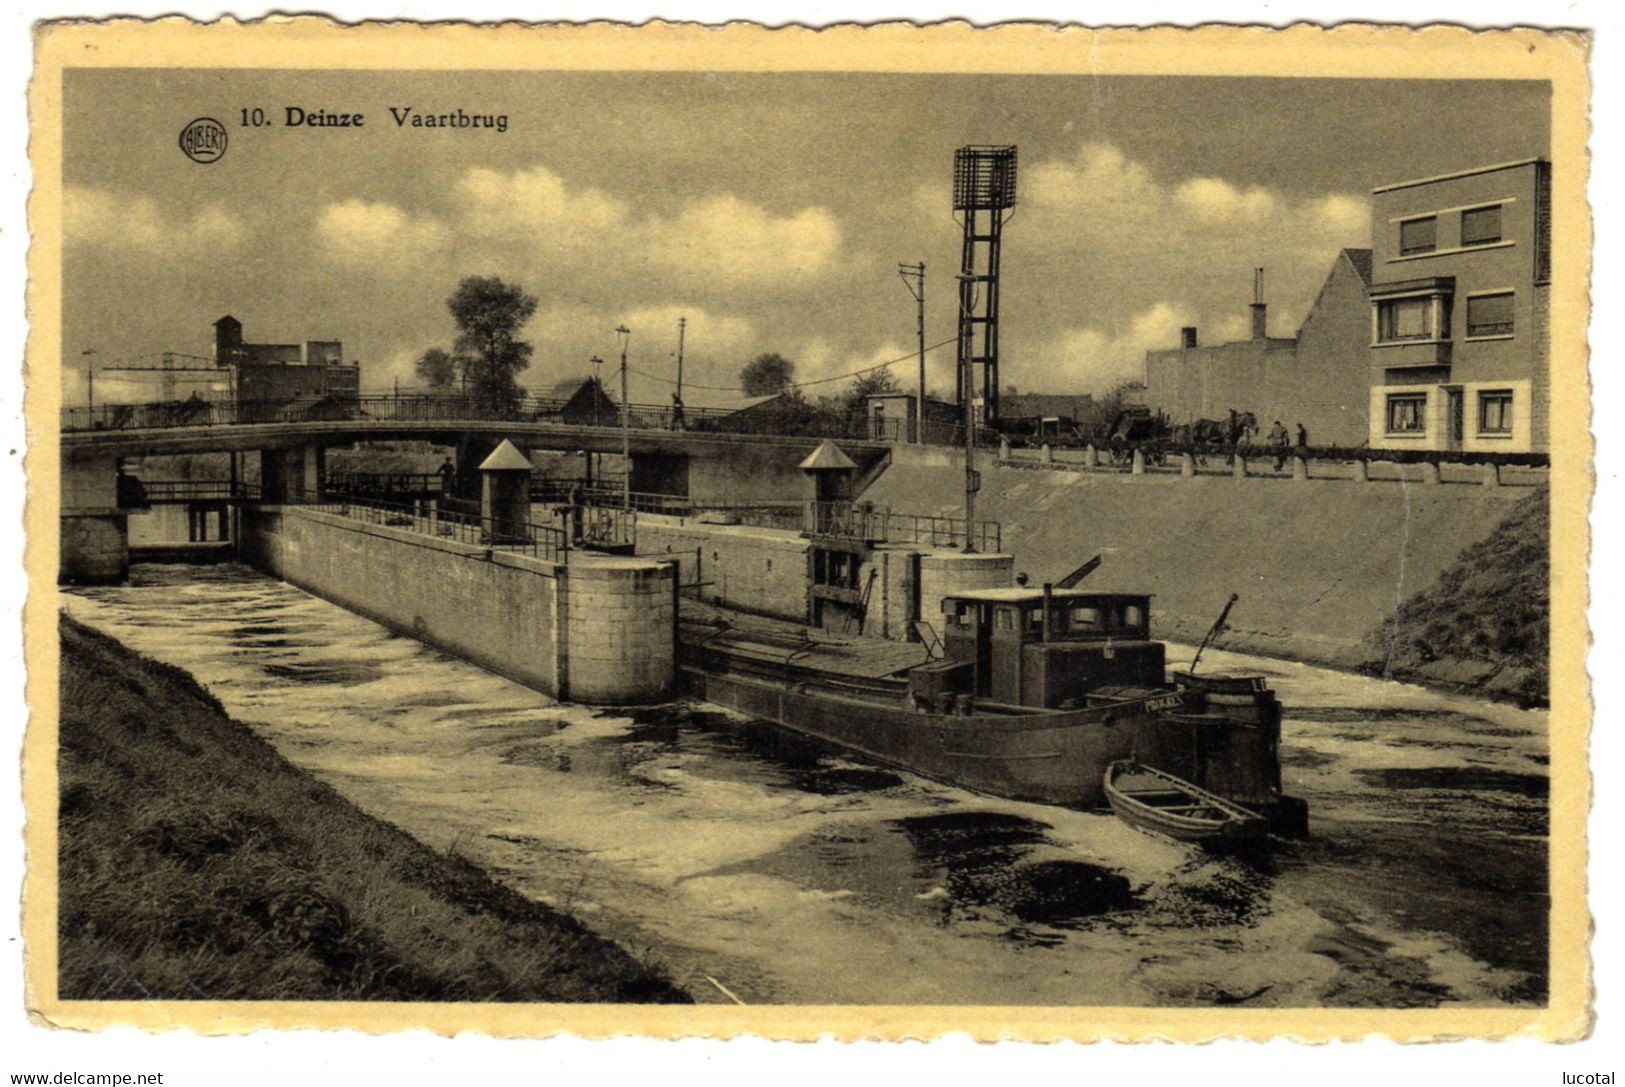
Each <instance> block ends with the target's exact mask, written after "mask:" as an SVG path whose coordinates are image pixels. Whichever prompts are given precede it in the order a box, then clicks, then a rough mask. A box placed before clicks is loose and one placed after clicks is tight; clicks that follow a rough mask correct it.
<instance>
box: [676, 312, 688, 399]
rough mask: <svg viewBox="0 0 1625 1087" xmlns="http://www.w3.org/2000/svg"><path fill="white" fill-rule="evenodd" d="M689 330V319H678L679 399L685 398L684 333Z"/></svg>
mask: <svg viewBox="0 0 1625 1087" xmlns="http://www.w3.org/2000/svg"><path fill="white" fill-rule="evenodd" d="M687 329H688V318H687V317H679V318H677V399H678V400H681V399H682V398H683V333H684V332H685V331H687Z"/></svg>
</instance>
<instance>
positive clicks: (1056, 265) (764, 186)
mask: <svg viewBox="0 0 1625 1087" xmlns="http://www.w3.org/2000/svg"><path fill="white" fill-rule="evenodd" d="M287 106H300V107H303V108H305V109H307V110H312V111H314V110H316V109H325V110H328V111H343V112H351V113H354V112H360V113H362V114H363V115H365V117H366V125H365V127H364V128H363V129H360V130H356V129H289V128H286V127H283V126H282V125H281V123H280V122H281V121H282V120H283V119H284V109H285V107H287ZM392 106H393V107H396V108H397V109H399V110H404V109H406V108H407V107H410V108H412V109H413V110H415V111H416V112H419V113H431V112H432V113H444V112H449V111H454V110H456V109H459V108H461V109H462V110H464V111H465V112H466V113H471V114H473V113H478V114H495V113H500V114H506V115H507V125H508V128H507V132H506V133H505V134H500V135H499V134H495V133H492V132H488V131H484V130H479V131H475V130H428V129H415V128H412V127H410V125H408V126H406V127H397V126H396V124H395V123H394V121H393V120H392V118H391V114H390V107H392ZM254 107H258V108H261V109H264V110H265V111H266V113H267V115H269V117H271V118H272V119H273V120H274V121H276V122H277V124H275V125H272V126H268V127H264V128H245V127H241V126H240V124H239V121H240V120H241V111H242V110H243V109H244V108H254ZM1548 109H1549V98H1548V94H1547V89H1546V86H1545V85H1544V84H1532V83H1506V82H1499V83H1496V82H1472V83H1464V82H1445V81H1383V82H1378V81H1363V80H1362V81H1350V80H1310V79H1305V80H1281V79H1219V78H1167V77H1133V78H1102V79H1092V78H1088V77H1056V76H1038V77H1004V76H902V75H899V76H887V75H861V76H858V75H853V76H848V75H824V74H788V75H757V74H732V73H720V74H714V75H693V74H613V73H611V74H579V73H571V74H533V73H467V74H455V75H446V74H439V75H424V74H420V73H405V74H402V73H346V74H342V75H329V74H323V73H287V72H265V73H244V72H195V73H188V72H175V71H166V72H163V73H161V74H153V73H147V72H130V71H80V72H71V73H69V75H68V77H67V80H66V82H65V125H66V128H65V133H64V152H65V154H64V168H63V173H64V176H63V184H64V187H65V197H66V198H65V201H64V216H65V222H64V224H63V227H64V232H65V237H66V250H65V256H64V312H63V335H64V341H63V345H62V346H63V356H64V358H65V359H66V360H68V364H69V366H70V367H76V366H78V365H82V360H83V358H84V356H83V354H82V353H83V352H85V351H94V352H95V355H94V356H92V357H93V358H94V359H95V360H96V362H97V363H98V365H99V366H103V365H108V364H109V363H110V362H111V361H113V360H130V359H137V358H138V357H140V356H143V355H147V354H149V353H152V352H159V351H165V350H169V351H177V352H185V353H191V354H197V355H207V354H208V353H209V347H210V344H211V335H212V333H211V329H210V324H211V322H212V321H214V320H215V319H216V318H217V317H219V316H221V315H222V314H225V313H231V314H234V315H235V316H236V317H238V318H239V319H240V320H241V321H242V322H243V324H244V326H245V335H246V337H247V338H248V339H249V340H252V341H271V342H295V341H299V340H305V339H337V340H342V341H343V342H344V345H345V353H346V355H347V356H348V357H349V358H350V359H352V360H359V361H360V362H361V364H362V368H363V370H362V372H363V384H364V385H365V386H367V387H369V388H375V389H385V388H388V387H390V386H392V385H393V383H394V382H395V380H396V379H397V378H399V379H400V380H401V382H402V384H403V385H405V384H409V383H410V382H411V381H412V360H413V359H414V358H415V357H416V356H417V355H418V354H420V353H421V352H422V351H423V350H424V349H425V348H428V347H432V346H436V345H449V344H450V342H451V340H452V338H453V336H454V335H455V331H454V327H453V324H452V321H451V318H450V315H449V314H448V312H447V310H446V306H445V300H446V298H447V296H448V295H450V294H451V292H452V290H453V289H454V288H455V286H456V284H457V281H458V279H459V278H460V277H462V276H465V275H471V274H482V275H499V276H501V277H502V278H503V279H505V280H510V281H514V282H517V283H519V284H521V285H523V286H524V287H525V289H526V290H528V291H529V292H531V293H532V294H534V295H536V297H537V298H538V299H539V300H540V306H539V308H538V310H537V313H536V317H535V318H534V319H533V320H532V321H531V323H530V325H529V326H528V329H527V332H528V336H529V338H530V339H531V341H532V342H533V343H534V344H535V347H536V354H535V361H534V363H533V365H532V367H531V369H530V370H529V371H527V372H526V373H525V374H524V375H523V377H522V379H521V380H522V381H523V382H524V383H525V384H527V385H530V386H534V387H543V386H546V385H550V384H552V383H553V382H555V381H557V380H560V379H562V378H565V377H569V376H572V375H575V374H579V373H584V372H586V371H587V369H588V367H587V359H588V358H589V357H590V356H592V355H594V354H597V355H600V356H603V357H604V358H606V359H608V358H610V357H611V356H612V355H614V354H615V352H616V337H615V336H614V335H613V333H612V332H611V331H610V330H611V329H613V328H614V327H615V326H616V325H617V324H621V323H625V324H626V325H627V326H628V327H630V328H631V329H632V330H633V335H632V338H631V352H630V354H631V367H632V369H633V371H634V372H633V376H632V381H633V388H632V396H633V399H634V400H639V401H643V400H654V401H665V400H666V399H667V398H668V397H669V396H670V391H671V385H670V379H671V378H672V377H673V376H674V370H675V360H674V354H675V350H676V341H677V319H678V317H679V316H680V315H681V316H686V317H687V318H688V340H687V352H686V365H685V371H684V386H685V390H684V391H685V399H686V400H688V401H689V403H691V404H700V403H725V402H727V401H730V400H737V399H738V398H739V397H740V395H741V394H740V393H738V392H737V384H738V372H739V369H740V367H741V366H742V365H743V364H744V363H745V362H746V361H748V360H749V359H750V358H752V357H753V356H754V355H756V354H758V353H760V352H763V351H777V352H779V353H781V354H783V355H785V356H786V357H788V358H790V359H791V360H792V361H793V362H794V363H795V366H796V375H797V378H798V379H799V380H818V379H827V378H833V377H836V376H838V375H841V374H845V373H848V372H851V371H853V370H856V369H859V368H862V367H865V366H869V365H873V364H874V363H877V362H882V361H885V360H888V359H892V358H897V357H899V356H904V355H908V354H909V353H910V352H911V351H912V350H913V348H914V310H913V301H912V299H911V298H910V296H909V294H908V292H907V290H906V289H905V287H904V285H903V283H902V282H901V281H900V280H899V279H898V276H897V271H896V265H897V264H898V262H900V261H907V262H913V261H918V260H923V261H925V262H926V266H927V342H928V343H936V342H938V341H941V340H947V339H949V338H951V337H952V335H953V305H954V300H953V292H952V288H951V284H952V276H953V274H954V273H955V272H957V270H958V268H957V265H958V261H959V233H960V228H959V226H958V225H957V224H956V223H955V222H954V220H953V218H952V213H951V208H950V201H949V196H948V190H949V180H950V171H951V167H952V161H953V152H954V149H955V148H956V147H958V146H961V145H963V144H969V143H999V144H1016V145H1017V146H1018V147H1019V149H1020V151H1019V153H1020V163H1021V177H1020V188H1019V201H1020V206H1019V207H1018V209H1017V211H1016V214H1015V216H1014V218H1013V219H1012V220H1011V222H1010V224H1009V225H1008V226H1007V228H1006V233H1005V244H1004V287H1003V290H1004V294H1003V312H1002V316H1003V324H1002V344H1001V346H1002V350H1003V361H1002V367H1001V368H1002V373H1003V376H1004V380H1005V383H1006V384H1007V385H1012V386H1015V387H1018V388H1020V389H1022V390H1028V391H1044V392H1088V391H1096V392H1098V391H1101V390H1103V389H1105V388H1107V387H1109V386H1111V385H1112V384H1114V383H1116V382H1118V381H1121V380H1123V379H1125V378H1131V377H1135V376H1137V375H1138V373H1139V371H1140V366H1141V362H1142V360H1143V357H1144V352H1145V350H1146V349H1147V348H1151V347H1163V346H1171V345H1173V344H1174V343H1176V342H1177V337H1178V329H1179V327H1180V326H1181V325H1187V324H1194V325H1197V326H1199V327H1200V328H1201V329H1202V338H1203V340H1204V342H1215V341H1219V340H1222V339H1226V338H1235V337H1241V336H1244V335H1245V334H1246V328H1247V320H1246V312H1247V310H1246V306H1247V303H1248V302H1249V301H1250V300H1251V299H1250V295H1251V286H1252V269H1253V267H1254V266H1257V265H1262V266H1264V267H1265V268H1266V269H1267V271H1266V286H1267V294H1268V300H1269V302H1270V330H1271V333H1272V334H1274V335H1291V334H1292V333H1293V332H1294V331H1295V330H1296V328H1297V325H1298V323H1299V322H1300V321H1301V320H1302V318H1303V316H1304V314H1305V312H1306V310H1307V308H1308V306H1309V304H1310V303H1311V302H1312V301H1313V299H1314V296H1315V294H1316V292H1317V291H1318V289H1319V287H1320V284H1321V282H1322V281H1323V279H1324V277H1325V275H1326V272H1327V271H1328V269H1329V268H1330V265H1331V263H1332V260H1333V258H1334V256H1335V255H1336V252H1337V250H1338V249H1339V248H1340V247H1344V246H1364V245H1367V244H1369V240H1368V239H1369V232H1370V223H1369V216H1368V195H1369V192H1370V190H1371V188H1372V187H1373V186H1375V185H1379V184H1383V183H1385V182H1390V181H1397V180H1403V179H1406V178H1412V177H1420V176H1425V175H1429V174H1434V173H1442V172H1447V171H1451V170H1456V169H1461V168H1464V167H1469V166H1474V165H1482V164H1487V163H1493V162H1502V161H1507V160H1510V159H1516V158H1522V157H1527V156H1532V155H1538V154H1546V153H1547V147H1548V142H1549V131H1548V129H1549V125H1548ZM199 116H211V117H215V118H218V119H219V120H221V121H223V122H226V123H227V124H228V126H229V133H230V146H229V148H228V151H227V154H226V155H225V157H224V158H223V159H221V160H220V161H219V162H216V163H213V164H210V165H199V164H195V163H193V162H191V161H189V160H188V159H186V158H185V157H184V156H183V155H182V154H181V153H180V151H179V150H178V148H177V142H176V141H177V137H178V135H179V133H180V131H181V129H182V128H183V127H184V126H185V125H186V123H187V122H188V121H190V120H192V119H193V118H194V117H199ZM930 358H931V375H932V383H933V391H941V392H946V391H948V389H949V388H950V387H951V374H952V364H953V351H952V347H951V346H949V347H944V348H940V349H938V350H936V351H934V352H932V354H931V356H930ZM895 369H896V372H897V373H898V376H899V377H900V378H903V379H905V381H909V382H911V381H912V377H911V375H912V374H913V373H914V367H913V363H912V362H906V363H903V364H900V365H899V366H898V367H896V368H895ZM609 374H610V367H608V366H606V368H605V375H606V377H608V376H609ZM151 384H152V383H151V382H147V383H146V385H145V386H144V387H141V386H137V385H135V384H133V383H131V382H130V381H129V380H126V381H124V382H123V383H122V385H121V384H120V383H118V382H115V381H114V379H113V377H112V375H111V374H109V375H105V376H104V375H102V374H100V373H99V374H98V379H97V391H98V399H103V398H114V399H140V398H143V389H145V391H146V392H147V393H148V394H150V392H151ZM837 387H838V383H831V384H827V385H823V386H819V387H815V388H813V389H812V390H810V391H812V392H815V393H816V392H822V391H833V390H834V389H835V388H837ZM64 395H65V399H66V402H68V403H82V402H83V400H84V382H83V377H82V373H81V372H80V371H79V370H78V369H72V370H70V372H69V373H68V375H67V381H66V386H65V390H64Z"/></svg>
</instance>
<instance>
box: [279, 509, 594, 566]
mask: <svg viewBox="0 0 1625 1087" xmlns="http://www.w3.org/2000/svg"><path fill="white" fill-rule="evenodd" d="M300 506H301V507H302V508H304V509H312V510H320V511H321V512H323V513H332V514H337V515H338V516H340V517H346V518H350V519H353V520H356V521H360V522H361V523H363V524H371V525H380V526H383V527H386V528H398V529H404V530H406V531H408V532H421V533H423V534H425V535H428V536H435V537H438V538H440V539H448V540H453V541H456V542H457V543H465V544H472V545H475V546H479V547H492V548H501V549H502V550H504V551H517V552H519V553H521V554H528V555H535V556H537V557H538V558H543V559H549V560H551V561H554V562H557V561H559V560H560V559H561V558H563V556H564V554H565V552H567V551H568V550H569V549H570V541H569V536H568V534H567V533H566V532H565V530H564V529H562V528H559V527H557V526H555V525H541V524H536V523H535V522H532V521H528V520H521V519H519V518H507V517H482V516H480V515H478V514H468V513H456V512H453V511H450V510H443V509H440V508H439V507H438V504H437V503H433V502H422V503H414V504H412V505H407V504H404V503H399V502H383V501H380V500H378V499H374V498H365V497H357V496H351V495H330V496H328V497H326V498H323V499H320V500H318V501H309V502H302V503H300Z"/></svg>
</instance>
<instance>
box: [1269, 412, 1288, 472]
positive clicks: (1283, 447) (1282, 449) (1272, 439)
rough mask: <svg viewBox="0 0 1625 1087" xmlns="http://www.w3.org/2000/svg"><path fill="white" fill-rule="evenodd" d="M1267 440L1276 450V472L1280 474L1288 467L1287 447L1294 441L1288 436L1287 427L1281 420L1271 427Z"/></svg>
mask: <svg viewBox="0 0 1625 1087" xmlns="http://www.w3.org/2000/svg"><path fill="white" fill-rule="evenodd" d="M1266 440H1267V441H1268V443H1269V445H1270V446H1271V448H1273V449H1274V450H1275V470H1276V471H1277V472H1279V471H1280V470H1281V469H1282V468H1283V467H1285V465H1286V451H1287V447H1288V446H1289V445H1291V444H1292V439H1291V438H1290V437H1288V436H1287V432H1286V427H1285V426H1284V425H1283V424H1282V423H1281V420H1279V419H1277V420H1275V425H1274V426H1272V427H1270V432H1269V435H1268V437H1267V439H1266Z"/></svg>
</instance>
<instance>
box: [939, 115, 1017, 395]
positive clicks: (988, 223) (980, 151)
mask: <svg viewBox="0 0 1625 1087" xmlns="http://www.w3.org/2000/svg"><path fill="white" fill-rule="evenodd" d="M1015 206H1016V149H1015V148H1014V147H991V146H971V147H961V148H960V149H959V150H958V151H955V152H954V218H956V219H959V220H960V221H961V222H962V223H963V224H964V226H965V241H964V248H963V249H962V251H961V257H960V263H959V357H958V363H959V403H960V405H961V406H962V410H963V411H964V413H965V419H966V422H967V423H969V422H971V421H973V420H975V419H976V414H977V413H976V411H975V403H976V398H977V380H976V378H977V375H976V367H977V366H980V367H981V368H982V373H981V393H980V395H981V401H982V411H981V420H980V423H981V425H982V426H988V425H991V424H992V423H993V422H994V421H995V420H997V419H998V417H999V240H1000V235H1001V233H1002V232H1003V228H1004V223H1005V220H1007V219H1008V218H1010V212H1011V210H1012V209H1013V208H1014V207H1015Z"/></svg>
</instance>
